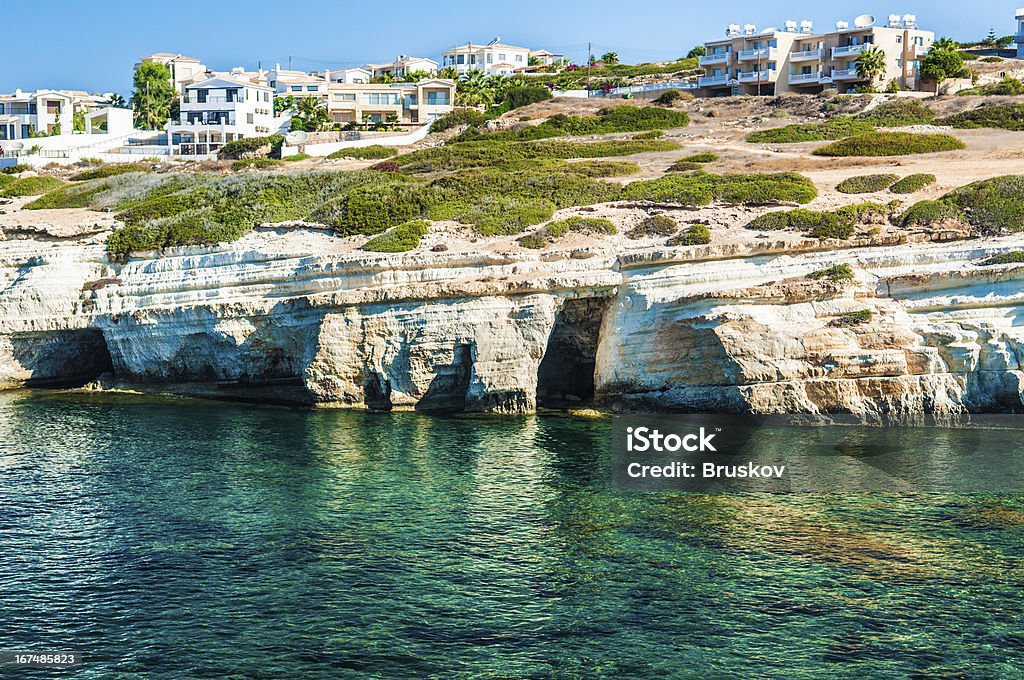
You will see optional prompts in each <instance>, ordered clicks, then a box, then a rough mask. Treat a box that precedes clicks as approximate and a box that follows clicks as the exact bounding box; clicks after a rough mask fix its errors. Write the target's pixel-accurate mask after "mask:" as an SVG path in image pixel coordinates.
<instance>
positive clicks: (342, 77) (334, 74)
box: [324, 66, 373, 85]
mask: <svg viewBox="0 0 1024 680" xmlns="http://www.w3.org/2000/svg"><path fill="white" fill-rule="evenodd" d="M324 78H325V79H327V81H328V82H331V83H345V84H349V85H351V84H359V83H368V82H370V80H371V79H372V78H373V71H370V70H369V69H365V68H363V67H361V66H355V67H352V68H341V69H335V70H331V71H324Z"/></svg>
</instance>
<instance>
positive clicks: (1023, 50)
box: [1013, 7, 1024, 59]
mask: <svg viewBox="0 0 1024 680" xmlns="http://www.w3.org/2000/svg"><path fill="white" fill-rule="evenodd" d="M1014 18H1015V19H1016V20H1017V31H1016V33H1014V36H1013V40H1014V42H1015V43H1017V58H1018V59H1024V7H1022V8H1020V9H1018V10H1017V12H1016V14H1015V15H1014Z"/></svg>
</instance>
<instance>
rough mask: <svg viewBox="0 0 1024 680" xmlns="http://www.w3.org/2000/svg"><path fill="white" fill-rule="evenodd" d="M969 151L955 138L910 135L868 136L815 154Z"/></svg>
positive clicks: (861, 154)
mask: <svg viewBox="0 0 1024 680" xmlns="http://www.w3.org/2000/svg"><path fill="white" fill-rule="evenodd" d="M964 148H967V147H966V145H965V144H964V143H963V142H961V141H960V140H959V139H957V138H956V137H951V136H950V135H943V134H914V133H910V132H868V133H865V134H862V135H857V136H855V137H847V138H846V139H842V140H840V141H838V142H832V143H831V144H827V145H825V146H823V147H820V148H818V149H815V150H814V155H815V156H906V155H909V154H918V153H936V152H939V151H953V150H956V149H964Z"/></svg>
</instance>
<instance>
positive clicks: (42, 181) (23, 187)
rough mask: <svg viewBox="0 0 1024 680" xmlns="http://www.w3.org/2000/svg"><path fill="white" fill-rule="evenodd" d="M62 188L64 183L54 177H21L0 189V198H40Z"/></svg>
mask: <svg viewBox="0 0 1024 680" xmlns="http://www.w3.org/2000/svg"><path fill="white" fill-rule="evenodd" d="M62 186H64V182H62V181H60V180H59V179H57V178H56V177H47V176H37V177H22V178H21V179H16V180H14V181H13V182H11V183H10V184H8V185H6V186H4V187H3V189H0V196H7V197H13V196H41V195H43V194H45V193H46V192H48V191H53V190H54V189H59V188H61V187H62Z"/></svg>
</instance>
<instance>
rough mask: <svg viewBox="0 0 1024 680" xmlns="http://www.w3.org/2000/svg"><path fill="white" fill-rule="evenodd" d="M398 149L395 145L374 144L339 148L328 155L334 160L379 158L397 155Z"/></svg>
mask: <svg viewBox="0 0 1024 680" xmlns="http://www.w3.org/2000/svg"><path fill="white" fill-rule="evenodd" d="M397 155H398V151H397V150H395V149H394V147H390V146H381V145H380V144H374V145H373V146H364V147H360V148H355V149H339V150H337V151H335V152H334V153H332V154H330V155H329V156H327V158H328V159H330V160H334V159H337V158H359V159H372V160H379V159H383V158H391V157H392V156H397Z"/></svg>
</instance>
